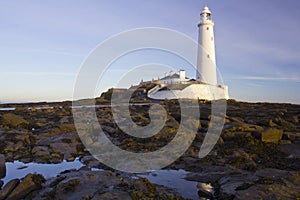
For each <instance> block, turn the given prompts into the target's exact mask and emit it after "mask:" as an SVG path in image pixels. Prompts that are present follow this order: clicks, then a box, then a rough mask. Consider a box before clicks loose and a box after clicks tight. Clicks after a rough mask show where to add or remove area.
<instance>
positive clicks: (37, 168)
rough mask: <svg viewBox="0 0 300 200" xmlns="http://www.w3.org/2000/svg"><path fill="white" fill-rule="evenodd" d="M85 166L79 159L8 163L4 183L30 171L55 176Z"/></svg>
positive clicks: (45, 175) (47, 176) (23, 175)
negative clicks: (45, 162) (55, 161)
mask: <svg viewBox="0 0 300 200" xmlns="http://www.w3.org/2000/svg"><path fill="white" fill-rule="evenodd" d="M82 166H84V165H83V164H82V163H81V162H80V161H79V160H78V159H76V160H75V161H73V162H67V161H63V162H62V163H59V164H39V163H23V162H19V161H14V162H7V163H6V177H5V178H4V179H2V180H3V181H4V183H7V182H8V181H10V180H12V179H15V178H23V177H25V176H26V175H27V174H29V173H36V174H42V175H43V176H44V177H45V178H50V177H55V176H56V175H58V174H60V173H61V172H63V171H65V170H70V169H79V168H81V167H82Z"/></svg>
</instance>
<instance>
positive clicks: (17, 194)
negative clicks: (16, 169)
mask: <svg viewBox="0 0 300 200" xmlns="http://www.w3.org/2000/svg"><path fill="white" fill-rule="evenodd" d="M44 181H45V179H44V177H43V176H42V175H40V174H28V175H27V176H25V178H24V179H23V181H22V182H21V183H20V184H19V185H18V186H17V187H16V188H15V189H14V190H13V191H12V193H11V194H10V195H9V196H8V197H7V199H6V200H17V199H22V198H24V197H26V196H27V195H28V194H29V193H30V192H32V191H34V190H37V189H40V188H41V187H42V186H41V184H42V182H44Z"/></svg>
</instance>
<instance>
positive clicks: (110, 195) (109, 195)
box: [91, 191, 132, 200]
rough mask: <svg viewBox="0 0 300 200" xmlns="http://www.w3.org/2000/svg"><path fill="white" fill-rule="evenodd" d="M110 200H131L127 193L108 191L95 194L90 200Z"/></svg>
mask: <svg viewBox="0 0 300 200" xmlns="http://www.w3.org/2000/svg"><path fill="white" fill-rule="evenodd" d="M98 199H101V200H112V199H115V200H117V199H122V200H131V199H132V198H131V197H130V195H129V194H128V193H127V192H123V191H109V192H105V193H103V194H96V195H95V196H94V197H93V198H92V199H91V200H98Z"/></svg>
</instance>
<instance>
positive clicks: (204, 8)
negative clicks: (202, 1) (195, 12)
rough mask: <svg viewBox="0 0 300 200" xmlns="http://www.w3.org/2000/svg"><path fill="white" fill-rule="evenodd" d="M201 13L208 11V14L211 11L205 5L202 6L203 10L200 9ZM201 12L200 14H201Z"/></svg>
mask: <svg viewBox="0 0 300 200" xmlns="http://www.w3.org/2000/svg"><path fill="white" fill-rule="evenodd" d="M202 13H208V14H211V11H210V10H209V8H208V7H207V6H204V7H203V10H202ZM202 13H201V14H202Z"/></svg>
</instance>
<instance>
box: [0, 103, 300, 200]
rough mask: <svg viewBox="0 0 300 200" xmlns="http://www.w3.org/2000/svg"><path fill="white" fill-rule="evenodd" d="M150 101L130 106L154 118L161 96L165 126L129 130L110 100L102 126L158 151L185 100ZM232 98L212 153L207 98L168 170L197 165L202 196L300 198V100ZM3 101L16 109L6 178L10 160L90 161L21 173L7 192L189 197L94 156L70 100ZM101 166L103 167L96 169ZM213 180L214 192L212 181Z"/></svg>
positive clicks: (193, 171)
mask: <svg viewBox="0 0 300 200" xmlns="http://www.w3.org/2000/svg"><path fill="white" fill-rule="evenodd" d="M107 98H108V97H107ZM96 102H97V103H102V104H103V102H106V100H105V99H102V100H101V99H96ZM142 102H143V104H141V105H136V106H131V108H130V112H131V117H132V120H133V121H134V122H136V124H137V125H139V126H145V125H147V124H149V123H150V119H149V113H148V111H149V107H150V106H149V105H148V104H147V103H160V104H161V105H162V106H164V107H165V109H166V110H167V113H168V116H167V122H166V124H165V126H164V128H163V129H162V130H161V131H160V132H159V133H158V134H156V135H155V136H153V137H150V138H146V139H143V138H138V139H136V138H134V137H132V136H130V135H128V134H126V133H124V132H122V129H121V128H120V127H119V126H118V125H117V124H116V122H115V121H114V118H113V116H112V113H111V108H110V107H109V106H105V103H104V106H99V107H97V108H96V113H97V116H98V121H99V123H100V125H101V127H102V129H103V130H104V132H105V133H106V135H107V137H108V138H109V139H110V140H111V141H112V142H113V143H114V144H115V145H117V146H119V147H120V148H121V149H124V150H127V151H132V152H151V151H155V150H157V149H160V148H161V147H163V146H165V145H166V144H168V143H169V142H170V141H171V140H172V139H173V138H174V136H175V135H176V133H177V131H178V127H179V126H180V123H181V118H182V116H181V113H180V105H179V104H178V102H176V101H164V102H149V101H147V100H143V101H142ZM227 103H228V104H227V105H228V107H227V114H226V118H225V125H224V128H223V131H222V134H221V137H220V138H219V140H218V142H217V144H216V145H215V147H214V149H213V150H212V151H211V152H210V154H209V155H208V156H206V157H204V158H203V159H199V158H198V153H199V149H200V147H201V145H202V143H203V140H204V137H205V134H206V132H207V130H208V128H209V126H210V119H211V104H210V103H209V102H204V101H203V102H200V110H201V116H200V124H199V127H198V133H197V135H196V138H195V140H194V141H193V143H192V145H191V147H190V148H189V149H188V150H187V151H186V152H185V154H184V155H183V156H181V157H180V158H179V159H178V160H176V161H175V162H174V163H173V164H171V165H169V166H168V167H166V169H178V170H179V169H184V170H186V171H188V172H190V173H189V174H188V175H187V176H186V179H187V180H190V181H195V182H197V183H198V186H199V187H198V190H199V192H198V194H199V197H205V198H209V199H299V198H300V192H299V191H300V175H299V174H300V123H299V117H300V116H299V115H300V105H292V104H273V103H272V104H271V103H244V102H236V101H233V100H230V101H228V102H227ZM1 106H3V107H14V108H16V109H15V110H9V111H7V110H6V111H4V110H3V111H0V154H2V155H3V156H2V157H1V155H0V177H1V178H3V177H5V174H6V172H5V169H6V167H5V161H6V162H12V161H16V160H18V161H21V162H24V163H28V162H36V163H48V164H54V163H60V162H62V161H63V160H67V161H69V162H72V161H73V160H74V159H75V158H79V160H80V161H81V162H82V163H84V164H85V167H83V168H81V169H80V170H74V171H72V170H71V171H65V172H62V173H61V174H59V175H58V176H57V177H54V178H47V180H45V182H43V180H44V179H43V178H42V177H41V176H39V175H35V174H28V175H27V176H26V177H19V179H15V180H12V181H10V182H8V183H5V184H4V186H2V188H1V191H0V199H5V198H6V199H22V198H24V199H183V197H182V195H181V194H179V193H177V192H176V191H175V190H174V189H170V188H167V187H165V186H159V185H157V184H153V183H150V182H149V181H148V180H147V179H145V178H134V177H135V176H134V175H133V174H126V173H120V172H117V171H115V170H114V169H111V168H109V167H107V166H105V165H104V164H102V163H100V162H99V161H98V160H96V159H95V158H94V157H93V156H91V155H90V154H89V152H88V151H86V149H85V147H84V145H83V144H82V142H81V140H80V138H79V137H78V135H77V132H76V129H75V126H74V122H73V118H72V112H71V108H70V106H71V104H70V102H62V103H52V104H49V103H39V104H16V105H13V104H10V105H1ZM41 107H42V108H41ZM153 114H154V115H160V114H161V113H160V112H159V111H157V112H155V113H153ZM86 123H88V122H86ZM187 124H188V123H187ZM119 125H120V126H122V125H124V126H126V121H120V122H119ZM191 126H192V124H191ZM187 130H188V128H187ZM85 142H86V143H91V144H92V143H93V142H94V139H93V137H89V138H88V140H86V141H85ZM96 168H97V169H102V170H103V171H94V169H96ZM209 184H211V186H212V188H213V191H211V192H207V191H206V190H205V187H204V186H207V185H209Z"/></svg>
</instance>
